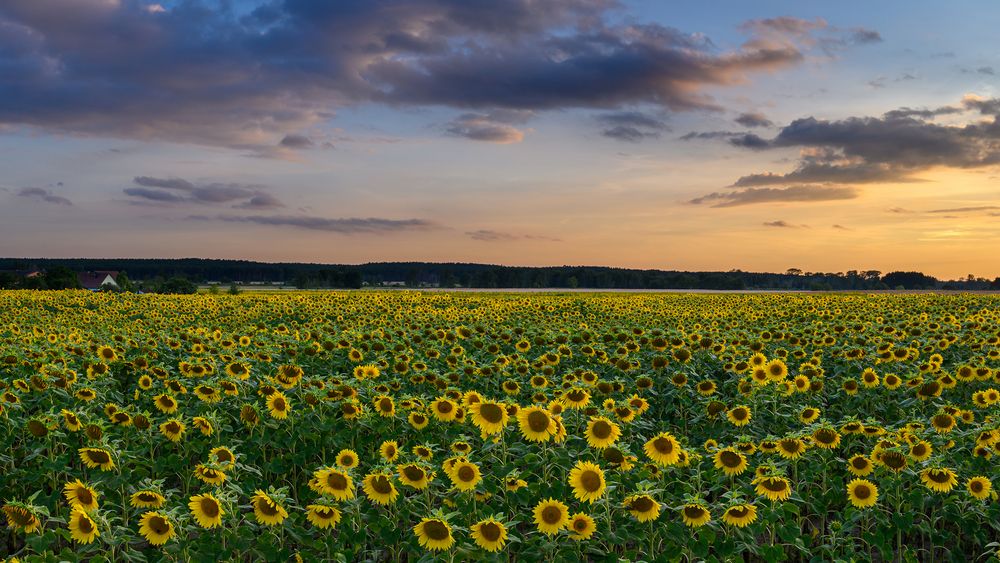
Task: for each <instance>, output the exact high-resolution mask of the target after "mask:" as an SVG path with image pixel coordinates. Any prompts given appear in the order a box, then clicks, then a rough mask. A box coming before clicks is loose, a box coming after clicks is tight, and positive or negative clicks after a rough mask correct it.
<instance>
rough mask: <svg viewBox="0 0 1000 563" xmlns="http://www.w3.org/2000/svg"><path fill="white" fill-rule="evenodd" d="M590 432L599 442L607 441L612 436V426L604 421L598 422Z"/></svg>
mask: <svg viewBox="0 0 1000 563" xmlns="http://www.w3.org/2000/svg"><path fill="white" fill-rule="evenodd" d="M590 431H591V433H592V434H593V435H594V437H595V438H597V439H598V440H607V439H608V438H609V437H610V436H611V425H610V424H608V423H607V422H605V421H603V420H598V421H597V422H595V423H594V425H593V426H592V427H591V429H590Z"/></svg>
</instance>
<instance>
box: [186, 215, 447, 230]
mask: <svg viewBox="0 0 1000 563" xmlns="http://www.w3.org/2000/svg"><path fill="white" fill-rule="evenodd" d="M188 219H190V220H194V221H208V222H215V221H220V222H226V223H253V224H257V225H268V226H272V227H293V228H297V229H304V230H309V231H325V232H330V233H340V234H347V235H353V234H384V233H393V232H400V231H426V230H431V229H435V228H438V226H437V225H435V224H434V223H431V222H429V221H425V220H423V219H382V218H378V217H367V218H360V217H350V218H338V219H330V218H325V217H308V216H298V215H218V216H215V217H208V216H204V215H192V216H190V217H188Z"/></svg>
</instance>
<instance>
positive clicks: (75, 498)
mask: <svg viewBox="0 0 1000 563" xmlns="http://www.w3.org/2000/svg"><path fill="white" fill-rule="evenodd" d="M63 495H64V496H65V497H66V501H67V502H69V504H70V506H74V507H79V508H81V509H83V511H84V512H93V511H94V510H97V497H98V496H100V495H99V493H98V492H97V491H95V490H94V489H93V487H91V486H89V485H87V484H85V483H83V482H81V481H80V480H79V479H77V480H76V481H73V482H72V483H66V485H65V486H64V487H63Z"/></svg>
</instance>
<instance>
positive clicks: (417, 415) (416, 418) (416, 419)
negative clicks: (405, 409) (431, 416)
mask: <svg viewBox="0 0 1000 563" xmlns="http://www.w3.org/2000/svg"><path fill="white" fill-rule="evenodd" d="M406 420H407V421H408V422H409V423H410V426H412V427H414V428H416V429H417V430H423V429H424V428H427V424H428V422H429V421H428V420H427V416H426V415H425V414H424V413H422V412H417V411H413V412H411V413H410V414H408V415H407V416H406Z"/></svg>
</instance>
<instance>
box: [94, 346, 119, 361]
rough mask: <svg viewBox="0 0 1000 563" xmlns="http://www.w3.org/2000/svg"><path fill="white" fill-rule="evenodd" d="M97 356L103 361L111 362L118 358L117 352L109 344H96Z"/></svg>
mask: <svg viewBox="0 0 1000 563" xmlns="http://www.w3.org/2000/svg"><path fill="white" fill-rule="evenodd" d="M97 357H98V358H100V359H101V361H102V362H104V363H107V362H113V361H115V360H117V359H118V353H117V352H115V349H114V348H112V347H110V346H98V347H97Z"/></svg>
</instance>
